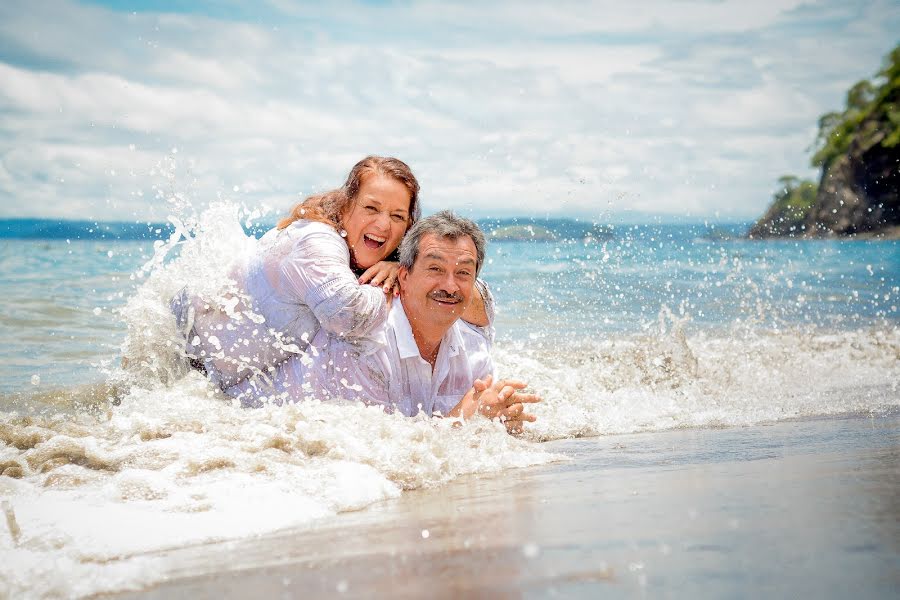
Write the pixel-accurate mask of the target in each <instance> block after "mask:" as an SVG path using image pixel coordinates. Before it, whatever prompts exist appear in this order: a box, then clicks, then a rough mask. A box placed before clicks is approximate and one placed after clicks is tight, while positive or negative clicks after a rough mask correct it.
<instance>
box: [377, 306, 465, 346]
mask: <svg viewBox="0 0 900 600" xmlns="http://www.w3.org/2000/svg"><path fill="white" fill-rule="evenodd" d="M388 324H389V325H390V327H391V329H393V330H394V337H395V338H396V339H397V351H398V352H399V354H400V358H412V357H414V356H421V355H420V354H419V347H418V346H417V345H416V338H414V337H413V332H412V325H410V324H409V318H408V317H407V316H406V311H405V310H403V303H402V302H400V298H394V302H393V304H392V305H391V312H390V314H389V315H388ZM461 350H462V337H461V336H460V333H459V320H457V321H456V322H455V323H453V325H452V326H451V327H450V329H448V330H447V333H445V334H444V337H443V338H441V350H440V352H439V354H444V353H446V355H447V357H448V358H452V357H455V356H457V355H458V354H459V353H460V351H461Z"/></svg>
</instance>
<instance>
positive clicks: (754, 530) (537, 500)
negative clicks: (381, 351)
mask: <svg viewBox="0 0 900 600" xmlns="http://www.w3.org/2000/svg"><path fill="white" fill-rule="evenodd" d="M547 446H550V447H552V449H553V450H555V451H558V452H560V453H563V454H565V455H567V456H568V457H570V458H569V460H567V461H563V462H560V463H556V464H553V465H550V466H546V467H534V468H528V469H519V470H512V471H507V472H505V473H503V474H500V475H495V476H480V477H474V476H473V477H466V478H462V479H459V480H456V481H454V482H452V483H450V484H448V485H445V486H443V487H440V488H437V489H427V490H415V491H411V492H407V493H405V494H404V495H403V496H402V497H400V498H399V499H396V500H391V501H387V502H382V503H379V504H376V505H373V506H371V507H369V508H367V509H365V510H362V511H358V512H354V513H344V514H340V515H337V516H336V517H333V518H329V519H328V520H326V521H319V522H317V523H314V524H312V525H311V526H309V527H307V528H304V529H300V530H291V531H283V532H281V533H279V534H276V535H271V536H265V537H261V538H256V539H251V540H247V539H245V540H241V541H239V542H234V543H224V544H210V545H203V546H197V547H193V548H186V549H181V550H178V551H174V552H168V553H165V554H164V555H161V556H157V557H156V558H157V559H163V560H161V561H154V562H155V563H156V564H164V565H166V569H165V572H163V573H158V576H159V580H160V581H162V583H159V584H157V585H155V586H154V587H152V588H150V589H147V590H145V591H142V592H139V593H129V594H124V595H122V596H121V597H122V598H172V597H184V598H187V597H190V598H218V597H223V596H229V597H249V596H255V597H323V596H334V597H398V596H400V597H423V596H429V597H479V596H490V597H597V596H598V595H599V594H604V596H614V597H645V596H646V597H690V596H703V597H819V598H822V597H830V598H846V597H849V596H853V597H856V598H882V597H883V598H888V597H894V593H895V592H896V589H897V587H898V586H900V500H898V498H900V416H897V415H896V414H891V415H887V416H885V415H879V416H856V417H847V418H834V419H818V420H805V421H794V422H783V423H778V424H774V425H770V426H756V427H747V428H734V429H695V430H675V431H669V432H662V433H644V434H632V435H619V436H608V437H601V438H585V439H572V440H562V441H558V442H552V443H549V444H547Z"/></svg>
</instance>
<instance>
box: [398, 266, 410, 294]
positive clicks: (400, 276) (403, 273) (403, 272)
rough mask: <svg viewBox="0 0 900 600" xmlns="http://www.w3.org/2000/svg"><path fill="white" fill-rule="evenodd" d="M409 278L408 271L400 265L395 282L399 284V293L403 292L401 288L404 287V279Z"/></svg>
mask: <svg viewBox="0 0 900 600" xmlns="http://www.w3.org/2000/svg"><path fill="white" fill-rule="evenodd" d="M407 276H409V269H407V268H406V267H404V266H403V265H400V270H399V271H397V281H398V282H399V283H400V291H401V292H402V291H403V288H405V287H406V278H407Z"/></svg>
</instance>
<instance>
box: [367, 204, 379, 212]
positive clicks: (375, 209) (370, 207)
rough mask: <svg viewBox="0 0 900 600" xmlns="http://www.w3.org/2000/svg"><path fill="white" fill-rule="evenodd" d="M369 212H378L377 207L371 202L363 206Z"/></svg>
mask: <svg viewBox="0 0 900 600" xmlns="http://www.w3.org/2000/svg"><path fill="white" fill-rule="evenodd" d="M365 208H366V210H367V211H369V212H378V209H377V208H375V207H374V206H372V205H371V204H370V205H368V206H366V207H365Z"/></svg>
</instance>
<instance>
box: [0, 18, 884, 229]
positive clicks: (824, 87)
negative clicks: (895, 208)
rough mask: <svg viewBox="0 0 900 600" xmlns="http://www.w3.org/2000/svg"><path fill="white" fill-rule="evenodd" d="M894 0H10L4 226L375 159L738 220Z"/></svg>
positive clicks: (302, 177) (3, 100)
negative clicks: (624, 0)
mask: <svg viewBox="0 0 900 600" xmlns="http://www.w3.org/2000/svg"><path fill="white" fill-rule="evenodd" d="M898 31H900V2H897V1H885V0H873V1H862V2H853V3H847V2H845V1H824V2H801V1H791V0H785V1H778V2H770V1H762V2H746V1H743V0H741V1H737V0H720V1H706V0H704V1H671V0H669V1H662V0H653V1H649V0H648V1H638V2H633V3H622V2H606V1H598V2H589V3H585V2H566V1H561V2H520V1H503V0H500V1H497V2H490V3H477V2H465V3H454V2H437V1H435V2H340V1H339V2H329V3H312V2H310V3H305V2H292V1H289V0H269V1H267V2H256V3H246V2H237V1H233V0H218V1H215V2H186V1H181V2H162V1H146V0H145V1H141V2H118V1H117V2H72V1H41V2H29V1H18V0H12V1H10V0H7V1H4V2H3V3H0V81H2V82H3V85H2V86H0V217H25V216H29V217H31V216H38V217H54V218H56V217H59V218H91V219H124V220H134V219H140V220H144V219H164V218H165V217H166V216H167V215H168V214H169V212H171V211H172V210H173V204H177V203H178V202H181V201H183V200H188V201H190V202H192V203H194V204H196V205H202V204H204V203H206V202H209V201H213V200H216V199H219V198H228V199H234V200H237V201H239V202H241V203H244V204H246V205H247V206H262V207H269V208H271V209H272V210H274V211H275V212H282V211H284V210H286V209H287V208H288V207H289V206H290V205H291V204H292V203H293V202H295V201H297V200H299V199H300V198H301V197H302V196H304V195H306V194H308V193H311V192H314V191H318V190H322V189H326V188H331V187H336V186H337V185H339V184H340V183H341V182H342V180H343V178H344V176H345V175H346V172H347V171H348V170H349V168H350V167H351V166H352V165H353V163H355V162H356V161H357V160H358V159H359V158H361V157H363V156H365V155H366V154H389V155H394V156H398V157H400V158H402V159H403V160H405V161H407V162H408V163H409V164H410V165H411V166H412V167H413V170H414V171H415V173H416V174H417V176H418V177H419V179H420V182H421V184H422V189H423V194H422V197H423V201H424V204H425V208H426V211H428V212H431V211H434V210H438V209H440V208H453V209H456V210H458V211H460V212H462V213H464V214H469V215H472V216H488V215H490V216H504V215H513V214H525V215H551V216H560V215H569V216H578V217H584V218H590V219H597V220H600V221H608V220H642V219H646V218H648V215H658V216H661V217H662V218H664V219H670V218H671V219H675V218H685V219H691V220H702V219H711V220H743V219H748V218H753V217H754V216H757V215H759V214H760V213H761V212H762V211H763V210H764V209H765V207H766V205H767V204H768V201H769V199H770V197H771V194H772V192H773V190H774V187H775V181H776V179H777V178H778V177H779V176H780V175H782V174H785V173H795V174H798V175H804V176H815V172H814V171H812V170H811V169H809V167H808V161H809V153H808V148H809V146H810V144H811V143H812V141H813V140H814V138H815V126H816V121H817V119H818V117H819V116H820V115H821V114H823V113H825V112H828V111H831V110H835V109H839V108H841V107H842V106H843V101H844V94H845V92H846V90H847V88H848V87H849V86H850V85H852V84H853V83H854V82H856V81H858V80H859V79H862V78H865V77H870V76H871V75H873V74H874V73H875V72H876V71H877V70H878V68H879V67H880V65H881V61H882V58H883V57H884V56H885V55H886V54H887V53H888V52H889V51H890V49H891V48H892V47H893V46H894V45H895V44H897V43H898V41H900V36H898V34H897V32H898Z"/></svg>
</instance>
